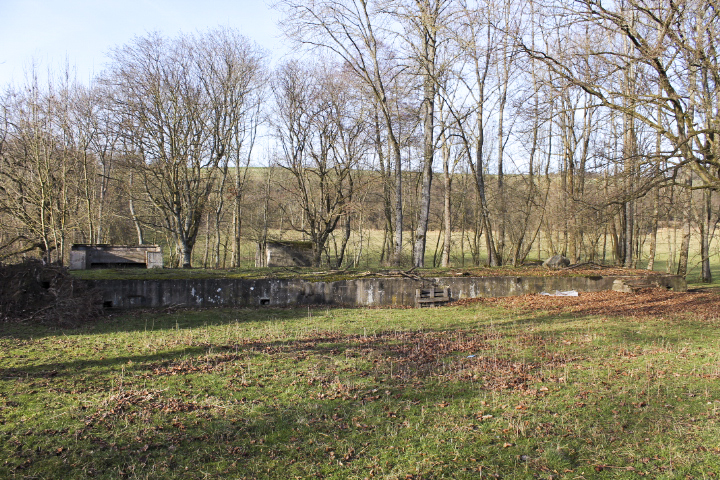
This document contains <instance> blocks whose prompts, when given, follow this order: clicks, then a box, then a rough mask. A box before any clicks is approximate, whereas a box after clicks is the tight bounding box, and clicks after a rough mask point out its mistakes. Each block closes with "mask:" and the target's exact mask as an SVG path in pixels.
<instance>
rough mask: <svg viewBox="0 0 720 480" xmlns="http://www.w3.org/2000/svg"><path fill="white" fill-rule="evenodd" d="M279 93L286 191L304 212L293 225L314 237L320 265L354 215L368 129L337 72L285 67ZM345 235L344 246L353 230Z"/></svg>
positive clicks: (279, 132) (278, 83)
mask: <svg viewBox="0 0 720 480" xmlns="http://www.w3.org/2000/svg"><path fill="white" fill-rule="evenodd" d="M274 91H275V98H276V103H277V111H276V122H277V123H276V128H275V131H276V134H277V137H278V139H279V140H280V143H281V145H282V148H283V158H282V161H281V163H280V165H281V166H282V167H283V168H284V169H285V170H286V171H287V172H289V173H290V174H291V176H292V179H293V182H292V185H287V186H284V187H283V188H284V190H285V191H287V192H288V193H289V194H290V195H291V198H292V199H293V200H294V201H293V205H295V206H296V207H299V208H300V209H301V211H302V216H301V222H296V221H292V220H291V225H292V228H293V229H294V230H296V231H299V232H303V233H304V234H306V235H308V236H309V237H310V239H311V241H312V243H313V263H314V264H315V265H316V266H319V265H320V263H321V261H322V254H323V253H324V251H325V245H326V243H327V240H328V238H330V236H331V234H332V233H333V232H334V231H335V228H336V227H337V225H338V223H339V221H340V220H341V219H342V218H345V219H347V218H348V216H349V214H350V208H351V203H352V199H353V195H354V192H355V180H354V178H353V176H354V174H355V172H354V170H355V169H356V168H357V166H358V162H359V160H360V158H361V157H362V155H364V151H365V148H366V147H365V145H366V142H365V124H364V122H363V120H362V119H361V118H362V115H361V112H359V111H358V108H359V102H357V101H356V100H355V99H354V98H353V96H352V93H351V92H350V91H349V88H348V83H347V82H345V81H344V79H343V78H342V75H341V73H340V72H339V70H334V71H333V68H332V67H328V66H322V67H321V66H318V67H316V68H313V69H308V68H303V67H301V66H300V65H299V64H298V63H297V62H291V63H288V64H285V65H284V66H283V67H282V68H281V69H280V71H279V72H278V74H277V75H276V83H275V85H274ZM290 218H292V217H290ZM346 225H347V223H346ZM346 232H347V235H346V236H345V239H344V241H343V244H344V245H345V244H347V239H348V237H349V231H348V228H346ZM342 254H344V247H343V248H342V249H341V255H342Z"/></svg>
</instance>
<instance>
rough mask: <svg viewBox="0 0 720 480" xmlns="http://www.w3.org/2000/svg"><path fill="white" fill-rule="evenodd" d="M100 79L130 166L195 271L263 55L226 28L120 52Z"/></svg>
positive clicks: (155, 38)
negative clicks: (205, 224)
mask: <svg viewBox="0 0 720 480" xmlns="http://www.w3.org/2000/svg"><path fill="white" fill-rule="evenodd" d="M111 59H112V60H113V63H112V64H111V66H110V69H109V71H108V72H107V73H106V74H105V75H104V77H103V83H104V84H105V85H106V86H107V87H109V88H110V89H111V91H112V101H113V109H114V111H115V115H116V116H117V118H118V119H119V120H120V122H121V124H120V128H121V129H122V132H123V135H124V136H125V138H126V140H127V142H128V144H129V145H130V146H131V147H132V148H133V149H134V150H135V152H137V153H138V154H139V156H138V157H137V159H138V161H136V162H135V163H134V164H133V165H132V166H133V169H134V171H135V172H136V174H137V176H138V180H139V181H141V182H142V185H143V186H144V190H145V193H146V195H147V196H148V198H149V199H150V200H151V201H152V203H153V205H154V206H155V208H156V209H157V210H158V211H159V212H160V213H161V219H162V222H161V227H163V228H165V229H166V230H167V231H169V232H170V233H171V234H172V236H173V238H174V241H175V243H176V248H177V253H178V258H180V259H181V260H180V261H181V263H182V266H183V267H190V266H191V261H192V250H193V247H194V246H195V242H196V239H197V235H198V229H199V227H200V223H201V219H202V217H203V214H204V212H205V208H206V204H207V199H208V197H209V196H210V193H211V192H212V191H213V189H214V188H215V185H216V182H217V181H218V178H219V174H220V173H221V170H222V169H223V167H224V166H225V165H227V163H228V162H229V161H230V157H229V152H230V150H231V148H232V145H233V141H234V140H235V138H236V137H235V135H236V134H237V128H238V124H239V123H240V122H242V120H243V115H244V114H245V110H246V108H247V105H246V102H247V99H248V98H249V97H250V96H251V92H253V91H254V90H255V89H256V88H257V85H258V82H260V81H261V80H262V77H261V72H262V70H263V56H262V53H261V52H260V51H259V50H258V49H257V48H256V47H255V46H253V45H252V44H251V43H250V42H249V41H248V40H247V39H246V38H244V37H242V36H241V35H239V34H238V33H237V32H235V31H233V30H229V29H219V30H213V31H209V32H207V33H204V34H200V35H184V36H180V37H178V38H175V39H166V38H163V37H162V36H160V35H159V34H150V35H148V36H146V37H141V38H137V39H136V40H135V41H134V42H133V43H131V44H128V45H125V46H123V47H120V48H116V49H115V50H114V51H113V52H112V54H111Z"/></svg>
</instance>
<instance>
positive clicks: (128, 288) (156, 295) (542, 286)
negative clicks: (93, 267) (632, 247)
mask: <svg viewBox="0 0 720 480" xmlns="http://www.w3.org/2000/svg"><path fill="white" fill-rule="evenodd" d="M617 278H622V277H616V276H613V277H601V276H590V277H461V278H427V279H424V280H422V281H415V280H412V279H409V278H363V279H355V280H342V281H337V282H307V281H303V280H277V279H263V280H240V279H204V280H92V281H89V283H90V284H91V286H93V287H96V288H98V289H99V290H100V291H101V292H103V299H104V303H105V306H106V307H115V308H135V307H144V308H148V307H150V308H152V307H170V306H182V307H254V306H262V305H267V306H273V307H285V306H292V305H348V306H350V305H354V306H393V305H395V306H413V305H414V304H415V289H416V288H426V287H430V286H436V287H449V289H450V297H451V300H459V299H463V298H477V297H505V296H512V295H522V294H526V293H540V292H542V291H547V292H554V291H555V290H560V291H566V290H577V291H579V292H599V291H603V290H611V289H612V286H613V282H614V281H615V280H616V279H617ZM653 279H654V280H655V281H657V282H658V283H659V284H660V285H662V286H664V287H666V288H668V289H671V290H675V291H685V290H687V284H686V283H685V279H684V278H683V277H679V276H675V275H662V276H661V275H658V276H653Z"/></svg>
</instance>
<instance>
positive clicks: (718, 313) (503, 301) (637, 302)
mask: <svg viewBox="0 0 720 480" xmlns="http://www.w3.org/2000/svg"><path fill="white" fill-rule="evenodd" d="M473 303H483V304H488V305H491V304H492V305H500V306H503V307H506V308H510V309H513V310H520V311H538V310H541V311H547V312H556V313H575V314H578V315H605V316H611V317H612V316H618V317H620V316H625V317H648V316H652V317H669V316H679V315H693V316H695V317H698V318H701V319H705V320H710V319H718V318H720V308H719V307H720V292H718V290H716V289H703V290H700V291H689V292H671V291H668V290H664V289H646V290H641V291H640V292H638V293H621V292H613V291H605V292H594V293H583V292H581V293H580V294H579V296H577V297H550V296H546V295H539V294H529V295H520V296H517V297H501V298H472V299H465V300H459V301H457V302H455V303H453V305H469V304H473Z"/></svg>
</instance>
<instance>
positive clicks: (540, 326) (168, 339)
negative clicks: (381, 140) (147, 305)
mask: <svg viewBox="0 0 720 480" xmlns="http://www.w3.org/2000/svg"><path fill="white" fill-rule="evenodd" d="M718 326H720V320H718V319H716V318H714V317H713V316H710V317H708V316H696V315H693V314H690V313H687V312H686V313H677V314H670V315H664V316H662V318H660V317H652V316H642V317H632V318H626V317H608V316H602V315H594V316H588V315H582V314H577V313H572V312H562V311H554V313H550V312H548V311H542V310H535V311H528V310H518V309H510V308H501V307H498V306H492V305H483V304H475V305H466V306H454V307H443V308H437V309H423V310H414V309H392V310H390V309H324V308H323V309H308V308H304V309H279V310H272V309H270V310H252V309H248V310H214V311H210V310H208V311H177V312H164V313H157V312H152V313H151V312H145V313H140V314H134V315H127V316H114V317H109V318H105V319H103V320H101V321H100V323H98V324H96V325H92V326H87V327H84V328H82V329H79V330H71V331H61V330H55V329H50V328H44V327H32V326H22V325H12V324H0V328H2V330H0V478H8V479H14V478H17V479H21V478H38V479H40V478H42V479H57V478H73V479H81V478H83V479H84V478H108V479H110V478H133V479H144V478H148V479H156V478H192V479H195V478H197V479H204V478H218V479H219V478H223V479H226V478H227V479H229V478H277V479H288V478H338V479H341V478H357V479H362V478H393V479H394V478H399V479H420V478H423V479H434V478H506V479H525V478H527V479H531V478H543V479H550V478H552V479H560V478H568V479H571V478H572V479H582V478H585V479H590V478H598V479H604V478H628V479H634V478H640V477H644V478H657V479H662V478H665V479H676V478H683V479H685V478H698V479H701V478H708V479H710V478H717V476H718V472H720V428H719V425H718V422H720V348H719V347H720V343H719V340H720V329H718Z"/></svg>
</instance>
